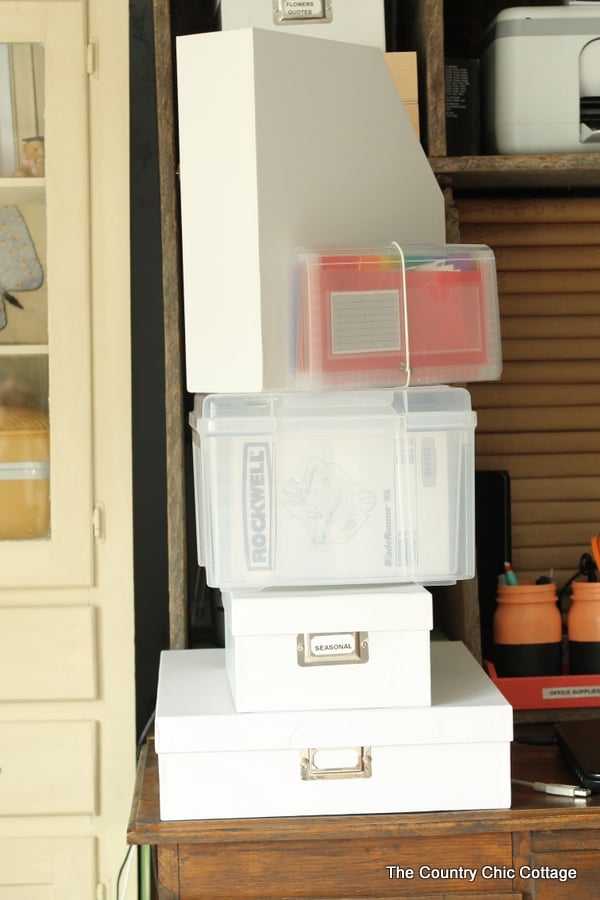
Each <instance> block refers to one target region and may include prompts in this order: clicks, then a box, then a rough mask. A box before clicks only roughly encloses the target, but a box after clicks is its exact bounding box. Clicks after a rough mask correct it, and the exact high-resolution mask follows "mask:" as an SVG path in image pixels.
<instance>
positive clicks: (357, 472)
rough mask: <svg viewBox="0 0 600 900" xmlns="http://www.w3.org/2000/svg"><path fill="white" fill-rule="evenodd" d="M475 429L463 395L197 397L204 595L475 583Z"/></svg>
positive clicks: (389, 392)
mask: <svg viewBox="0 0 600 900" xmlns="http://www.w3.org/2000/svg"><path fill="white" fill-rule="evenodd" d="M475 421H476V415H475V413H474V412H473V411H472V410H471V397H470V394H469V392H468V391H466V390H465V389H464V388H459V387H444V386H438V385H436V386H432V387H415V388H410V389H406V390H393V389H383V388H382V389H379V390H363V391H328V392H324V393H303V392H301V391H298V392H294V391H288V392H283V393H280V394H270V393H262V394H246V395H236V394H214V395H208V396H207V397H205V398H204V400H202V398H201V397H197V398H196V405H195V408H194V411H193V412H192V413H191V415H190V423H191V427H192V437H193V454H194V479H195V485H196V492H195V500H196V513H197V523H196V530H197V536H198V561H199V564H200V565H203V566H205V567H206V579H207V582H208V584H209V585H211V586H212V587H218V588H221V589H227V588H236V587H237V588H241V587H250V588H252V587H253V588H255V589H260V588H264V587H275V586H280V585H288V586H294V585H324V584H352V583H354V584H356V583H358V584H368V583H372V582H387V583H398V582H405V583H406V582H412V583H417V584H448V583H453V582H455V581H457V580H460V579H464V578H471V577H472V576H473V574H474V569H475V537H474V519H475V513H474V482H475V467H474V446H473V444H474V431H475Z"/></svg>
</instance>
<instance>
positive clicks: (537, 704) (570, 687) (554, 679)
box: [483, 659, 600, 709]
mask: <svg viewBox="0 0 600 900" xmlns="http://www.w3.org/2000/svg"><path fill="white" fill-rule="evenodd" d="M483 665H484V668H485V670H486V672H487V674H488V675H489V677H490V678H491V679H492V681H493V682H494V684H495V685H496V687H497V688H498V689H499V690H500V691H501V692H502V693H503V694H504V696H505V697H506V699H507V700H508V702H509V703H510V704H511V706H512V707H513V709H567V708H572V709H574V708H576V707H582V706H600V675H569V674H566V673H565V674H564V675H542V676H535V677H533V676H531V677H528V678H499V677H498V675H497V674H496V669H495V667H494V664H493V663H492V662H489V661H488V660H487V659H486V660H484V661H483Z"/></svg>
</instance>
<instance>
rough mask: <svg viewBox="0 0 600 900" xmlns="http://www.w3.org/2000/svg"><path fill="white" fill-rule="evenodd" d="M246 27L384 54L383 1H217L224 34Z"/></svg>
mask: <svg viewBox="0 0 600 900" xmlns="http://www.w3.org/2000/svg"><path fill="white" fill-rule="evenodd" d="M250 26H254V27H257V28H273V29H284V28H289V29H293V31H294V34H303V35H307V36H308V37H323V38H327V39H328V40H330V41H347V42H348V43H350V44H368V45H370V46H374V47H379V48H380V50H385V11H384V3H383V0H368V2H367V3H365V2H364V0H221V27H222V28H223V29H224V30H227V29H230V28H248V27H250Z"/></svg>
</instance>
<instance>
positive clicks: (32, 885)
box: [0, 837, 96, 900]
mask: <svg viewBox="0 0 600 900" xmlns="http://www.w3.org/2000/svg"><path fill="white" fill-rule="evenodd" d="M95 895H96V876H95V864H94V841H93V839H92V838H88V837H64V838H27V839H26V840H24V839H14V840H13V839H9V840H0V900H92V898H94V897H95Z"/></svg>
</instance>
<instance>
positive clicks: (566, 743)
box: [554, 719, 600, 794]
mask: <svg viewBox="0 0 600 900" xmlns="http://www.w3.org/2000/svg"><path fill="white" fill-rule="evenodd" d="M554 734H555V736H556V742H557V744H558V746H559V748H560V750H561V752H562V754H563V757H564V759H565V761H566V763H567V765H568V766H569V768H570V769H571V770H572V771H573V772H574V773H575V775H576V776H577V778H578V780H579V782H580V784H582V785H583V787H586V788H589V790H590V791H592V792H593V793H595V794H598V793H600V719H581V720H579V719H577V720H573V721H565V722H558V723H557V724H556V725H555V726H554Z"/></svg>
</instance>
